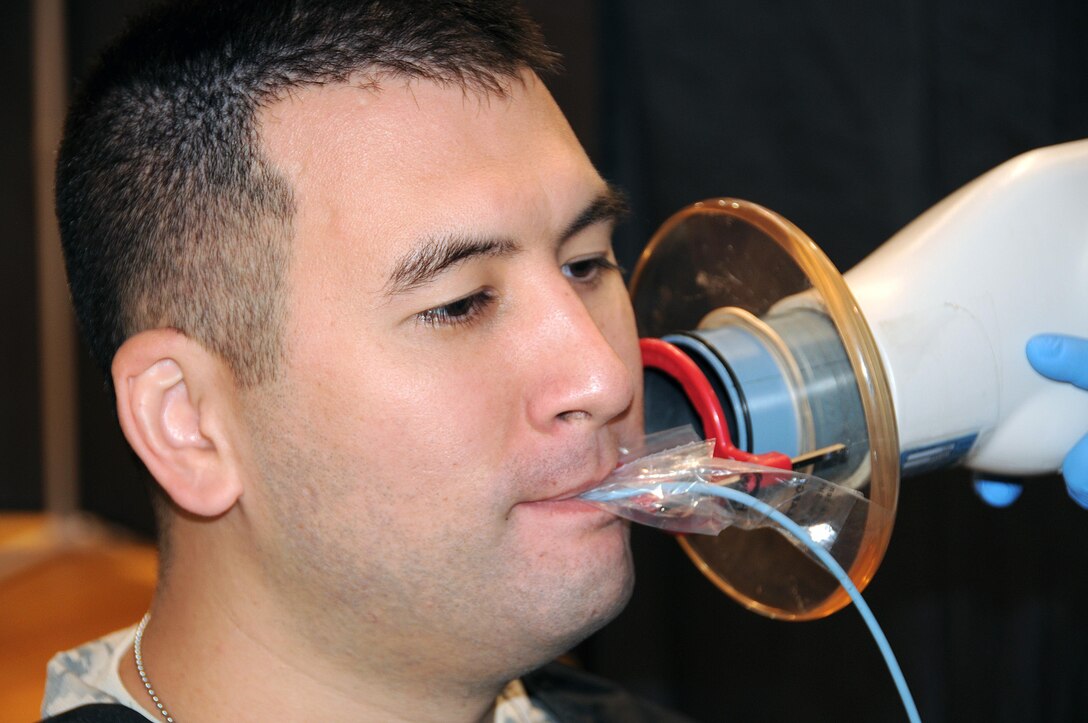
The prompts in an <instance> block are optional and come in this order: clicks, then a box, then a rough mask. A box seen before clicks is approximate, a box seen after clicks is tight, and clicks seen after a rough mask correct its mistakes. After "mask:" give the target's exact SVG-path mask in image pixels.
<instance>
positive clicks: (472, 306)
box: [416, 256, 623, 328]
mask: <svg viewBox="0 0 1088 723" xmlns="http://www.w3.org/2000/svg"><path fill="white" fill-rule="evenodd" d="M572 267H579V270H582V271H585V272H586V274H585V275H584V276H579V275H577V274H576V273H572ZM561 268H562V271H563V275H564V276H566V277H567V278H568V279H569V280H570V281H571V283H575V284H579V285H583V286H586V287H588V288H590V289H593V288H596V286H597V285H598V284H600V282H601V280H602V279H603V276H604V272H607V271H615V272H619V273H621V274H622V273H623V269H622V268H621V267H620V266H619V264H617V263H615V262H614V261H611V260H610V259H608V258H607V257H605V256H593V257H590V258H587V259H578V260H577V261H572V262H570V263H566V264H563V266H562V267H561ZM496 301H497V296H496V294H495V291H494V290H492V289H483V290H480V291H476V292H474V293H472V294H469V295H468V296H463V297H461V298H460V299H456V300H455V301H451V302H450V303H448V304H443V305H442V306H436V307H434V308H433V309H427V310H426V311H421V312H419V313H418V314H416V318H417V319H418V320H419V321H420V323H422V324H423V325H425V326H429V327H432V328H440V327H457V326H462V327H463V326H470V325H471V324H473V323H475V322H477V321H479V320H481V319H482V318H483V315H484V312H485V311H487V309H488V308H489V307H491V306H492V305H493V304H494V303H495V302H496Z"/></svg>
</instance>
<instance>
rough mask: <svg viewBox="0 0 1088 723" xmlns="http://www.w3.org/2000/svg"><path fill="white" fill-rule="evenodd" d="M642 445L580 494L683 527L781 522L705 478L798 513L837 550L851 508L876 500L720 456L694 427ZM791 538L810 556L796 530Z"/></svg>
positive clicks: (647, 520) (633, 516)
mask: <svg viewBox="0 0 1088 723" xmlns="http://www.w3.org/2000/svg"><path fill="white" fill-rule="evenodd" d="M640 453H641V454H642V456H634V455H630V454H629V455H626V456H625V458H624V460H623V464H621V466H620V467H618V468H617V469H616V470H615V471H614V472H613V473H612V474H611V475H609V477H608V478H607V479H606V480H605V481H604V482H603V483H602V484H601V485H599V486H598V487H595V488H594V489H592V490H589V491H587V492H585V493H584V494H583V495H582V496H581V499H583V500H585V501H587V502H590V503H592V504H594V505H597V506H599V507H601V508H603V509H605V510H607V511H609V512H611V513H613V514H615V515H618V516H620V517H625V518H627V519H629V520H631V521H633V522H637V523H639V524H642V525H649V526H651V527H657V528H660V529H663V530H667V531H669V532H676V533H682V534H702V535H717V534H718V533H719V532H721V531H722V530H723V529H725V528H726V527H729V526H731V525H735V526H738V527H740V528H742V529H754V528H757V527H771V528H775V529H777V527H778V526H777V525H776V524H775V523H773V522H771V521H770V520H769V519H768V518H767V516H766V515H765V514H763V513H761V512H758V511H756V510H754V509H753V508H752V507H749V506H747V505H745V504H743V503H738V502H735V501H733V500H729V499H723V498H722V497H720V496H716V495H713V494H708V492H707V491H706V490H707V488H706V485H716V486H719V487H731V488H733V489H735V490H738V491H740V492H743V493H745V494H747V495H751V496H752V497H755V498H756V499H757V500H759V501H761V502H763V503H764V504H766V505H768V506H770V507H772V508H774V509H775V510H777V511H778V512H780V513H782V514H783V515H785V516H786V517H788V518H790V519H791V520H793V521H794V522H795V523H797V525H799V526H800V527H801V528H802V529H803V530H805V531H806V532H807V533H808V535H809V536H810V537H811V538H812V540H813V541H814V542H816V543H817V544H818V545H820V546H821V547H823V548H824V549H825V550H827V551H828V552H830V553H831V554H832V556H835V542H836V540H837V539H838V537H839V533H840V532H841V531H842V529H843V525H844V524H845V522H846V518H847V517H848V516H849V515H850V513H851V511H854V510H855V509H856V508H857V506H858V505H862V506H867V505H869V501H868V500H867V499H866V498H865V497H864V496H863V495H862V494H860V493H858V492H856V491H855V490H851V489H848V488H846V487H842V486H840V485H836V484H833V483H831V482H828V481H827V480H824V479H821V478H819V477H814V476H812V475H807V474H803V473H801V472H793V471H789V470H782V469H777V468H774V467H761V466H758V465H753V464H746V463H744V462H737V461H734V460H730V459H721V458H718V457H714V456H713V455H714V441H713V440H706V441H704V440H699V439H698V438H697V437H696V436H695V433H694V431H691V430H690V429H689V430H670V431H668V432H664V433H662V434H659V435H653V436H651V437H648V438H647V439H646V442H645V444H644V446H643V448H642V449H641V450H640ZM786 538H787V539H789V540H790V541H791V542H792V543H794V544H795V545H797V547H799V548H800V549H801V550H804V551H805V553H806V554H808V555H810V556H811V552H810V551H809V550H808V548H807V547H806V546H805V545H803V544H800V543H799V542H798V541H797V540H795V539H794V537H793V536H792V535H786Z"/></svg>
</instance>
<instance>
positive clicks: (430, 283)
mask: <svg viewBox="0 0 1088 723" xmlns="http://www.w3.org/2000/svg"><path fill="white" fill-rule="evenodd" d="M261 133H262V138H263V140H264V143H265V147H266V150H267V153H268V156H269V158H270V159H271V160H272V162H273V164H274V165H275V166H276V167H277V168H278V169H279V170H280V171H281V172H282V173H283V174H284V175H285V176H286V177H287V178H288V180H289V182H290V183H291V185H292V187H293V190H294V194H295V199H296V205H297V214H296V220H295V228H294V245H293V258H292V261H291V268H290V274H289V294H288V299H289V302H288V306H289V313H288V323H287V333H286V339H287V364H286V372H285V374H284V376H283V379H282V381H280V382H277V383H276V384H274V385H270V386H266V387H263V388H261V389H260V390H258V391H257V392H256V393H255V394H254V395H253V397H254V398H253V399H251V401H250V412H251V413H250V418H251V420H252V421H253V424H254V426H255V428H256V435H255V438H256V445H255V450H256V458H257V460H258V462H257V467H258V469H259V475H260V479H261V482H260V483H259V484H257V485H256V486H255V491H254V492H253V493H250V492H247V497H248V498H249V499H248V500H247V499H245V498H244V500H243V504H247V503H248V504H249V508H248V509H249V511H250V514H252V515H253V517H254V519H255V520H260V522H259V523H258V528H259V529H261V530H263V532H261V533H259V539H258V546H259V547H258V549H259V553H258V554H259V555H260V556H261V557H262V560H263V562H264V564H265V566H266V568H267V569H268V571H269V576H270V578H271V579H272V580H274V581H275V582H274V583H273V584H274V585H276V586H278V589H279V591H280V593H281V594H283V595H284V596H285V597H286V598H289V599H291V600H292V601H293V602H292V603H290V604H292V605H294V604H298V605H300V606H303V607H305V608H308V609H311V610H313V609H317V608H320V611H321V612H320V615H317V616H315V617H314V618H313V619H308V620H307V621H306V622H305V623H303V624H304V625H305V626H306V627H307V633H308V634H309V635H310V636H311V637H314V638H315V639H318V640H320V641H321V642H322V644H324V645H328V646H330V648H331V649H340V648H342V652H343V654H344V655H345V656H350V655H352V654H353V653H352V651H354V654H356V655H360V656H363V657H367V658H368V659H370V660H373V659H377V658H381V657H382V656H383V655H384V656H386V657H388V658H389V659H390V660H389V661H388V662H386V663H385V665H388V666H393V667H394V668H396V667H397V666H400V667H401V668H403V669H404V670H403V672H404V673H405V674H410V675H419V674H422V673H426V672H427V671H428V670H430V669H432V668H435V667H439V666H445V667H446V668H448V667H449V664H450V660H451V659H452V660H456V661H458V662H457V665H458V666H459V669H460V670H462V671H463V673H464V675H465V676H466V679H468V678H476V679H478V678H479V676H480V675H481V674H484V673H486V674H488V675H490V674H493V675H495V676H496V677H499V676H502V675H508V674H509V672H510V669H511V666H515V667H528V666H534V665H536V664H538V663H540V662H542V661H543V660H545V659H547V658H548V657H550V656H552V655H554V654H555V653H557V652H559V651H561V650H563V649H565V648H566V647H568V646H570V645H571V644H573V643H575V642H577V641H578V640H579V639H581V638H582V637H584V636H585V635H587V634H588V633H589V632H591V631H592V630H594V629H596V628H597V627H599V625H601V624H603V623H604V622H605V621H606V620H608V619H609V618H610V617H612V616H613V615H615V614H616V613H617V612H618V611H619V609H620V608H621V607H622V605H623V604H624V602H625V601H626V599H627V597H628V595H629V593H630V587H631V584H632V572H631V561H630V553H629V549H628V539H627V528H626V526H625V524H624V523H622V522H620V521H618V520H617V519H616V518H613V517H612V516H610V515H608V514H606V513H603V512H600V511H598V510H596V509H595V508H593V507H590V506H588V505H586V504H584V503H581V502H579V501H576V500H574V499H571V498H572V497H574V496H575V495H577V494H578V493H579V492H580V491H582V490H584V489H586V488H588V487H591V486H593V485H594V484H595V483H597V482H598V481H600V480H601V479H602V478H603V477H604V476H605V475H607V474H608V472H609V471H610V470H611V469H612V468H613V467H614V466H615V464H616V460H617V450H618V448H619V447H620V446H630V445H632V444H633V443H634V442H635V438H636V437H637V435H639V434H641V423H642V420H641V366H640V357H639V350H638V344H637V339H636V332H635V325H634V321H633V317H632V312H631V308H630V306H629V303H628V301H627V295H626V292H625V289H624V287H623V282H622V279H621V277H620V274H619V272H618V271H617V270H615V268H614V266H613V261H614V259H613V256H612V250H611V239H610V235H611V231H612V221H613V218H612V212H613V211H614V209H615V204H614V203H613V199H612V197H611V196H610V194H609V190H608V187H607V186H606V184H605V183H604V182H603V181H602V180H601V178H600V176H599V175H598V174H597V172H596V171H595V170H594V169H593V167H592V166H591V165H590V163H589V161H588V159H587V158H586V156H585V154H584V152H583V151H582V148H581V146H580V145H579V143H578V142H577V140H576V139H575V137H574V135H573V134H572V132H571V130H570V128H569V126H568V125H567V123H566V120H565V119H564V118H563V116H562V114H561V113H560V111H559V110H558V108H557V107H556V105H555V103H554V102H553V100H552V99H551V96H550V95H549V94H548V92H547V90H546V89H545V88H544V86H543V84H542V83H541V82H540V81H539V80H538V79H537V78H536V77H535V76H532V75H529V74H526V75H525V77H524V84H522V83H518V82H515V83H513V85H512V88H511V91H510V93H509V95H508V96H507V97H503V98H498V97H483V96H480V95H477V94H475V93H472V92H465V91H464V90H463V89H461V88H460V87H455V86H454V87H442V86H439V85H437V84H434V83H430V82H422V81H412V82H410V83H406V82H405V81H402V80H399V79H391V80H387V81H385V82H384V83H383V84H382V87H381V89H380V90H378V91H375V90H374V89H373V88H370V89H368V88H363V87H359V86H353V85H347V84H344V85H333V86H327V87H323V88H309V89H305V90H302V91H299V92H296V93H294V94H293V95H292V96H291V97H289V98H287V99H285V100H283V101H280V102H278V103H276V104H275V105H273V106H272V107H270V108H268V109H266V110H265V111H264V112H263V114H262V116H261ZM261 535H264V537H260V536H261ZM333 631H337V632H335V633H334V632H333ZM364 644H365V652H364V651H360V650H359V646H360V645H364ZM388 670H389V669H388V668H387V672H388Z"/></svg>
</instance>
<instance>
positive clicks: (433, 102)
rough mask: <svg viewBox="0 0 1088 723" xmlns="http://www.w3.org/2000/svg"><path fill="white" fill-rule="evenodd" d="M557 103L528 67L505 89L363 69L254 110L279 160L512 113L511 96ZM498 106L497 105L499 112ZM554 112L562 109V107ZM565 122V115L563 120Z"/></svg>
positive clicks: (373, 143) (523, 100) (543, 103)
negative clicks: (508, 110)
mask: <svg viewBox="0 0 1088 723" xmlns="http://www.w3.org/2000/svg"><path fill="white" fill-rule="evenodd" d="M515 103H516V104H517V105H519V106H521V105H527V104H531V105H535V106H537V107H538V110H544V111H547V110H553V109H551V108H548V107H547V106H549V105H550V106H554V101H552V99H551V96H550V94H549V93H548V91H547V89H546V88H545V87H544V84H543V82H542V81H541V80H540V79H539V78H538V77H537V76H536V74H535V73H532V72H531V71H525V72H524V73H522V75H521V76H520V77H518V78H510V79H509V82H508V83H507V84H506V92H505V93H504V94H503V95H498V94H496V93H494V92H488V91H485V90H483V89H474V88H469V87H463V86H461V85H458V84H454V83H440V82H436V81H433V80H428V79H425V78H417V77H406V76H404V75H399V74H396V73H373V72H370V73H365V74H357V75H355V76H352V77H351V78H349V79H348V80H346V81H344V82H336V83H325V84H310V85H305V86H302V87H299V88H294V89H291V90H290V91H289V92H285V93H283V94H281V96H280V97H278V98H276V99H275V100H273V101H272V102H270V103H267V104H265V105H264V106H262V107H261V108H260V109H259V110H258V112H257V127H258V132H259V137H260V140H261V143H262V146H263V147H264V148H265V150H266V152H267V153H268V154H269V155H270V156H271V158H272V159H273V160H275V161H280V162H285V161H288V160H289V159H290V158H292V157H296V156H298V155H300V154H303V153H309V154H314V153H316V152H318V151H319V150H320V149H323V148H325V149H327V148H334V147H336V146H337V145H340V144H344V143H347V142H349V141H351V140H356V141H363V142H365V143H366V145H368V146H373V147H375V148H380V147H382V145H388V144H390V143H394V144H395V143H396V142H397V141H398V139H400V138H404V137H407V136H409V135H411V134H412V133H413V132H414V131H420V130H422V129H424V128H426V127H428V126H439V125H441V126H444V127H446V128H449V127H450V122H451V121H453V120H458V121H460V123H459V124H458V125H459V126H460V127H464V124H465V122H466V121H471V120H477V121H478V122H479V123H480V124H486V123H494V122H496V121H497V120H499V119H502V120H506V121H510V120H513V116H510V115H504V114H502V113H501V111H502V110H503V109H504V108H508V107H510V106H511V105H512V104H515ZM496 111H498V112H496ZM554 112H555V114H558V115H559V117H560V118H561V117H562V114H561V113H559V112H558V109H557V108H554ZM564 124H565V121H564Z"/></svg>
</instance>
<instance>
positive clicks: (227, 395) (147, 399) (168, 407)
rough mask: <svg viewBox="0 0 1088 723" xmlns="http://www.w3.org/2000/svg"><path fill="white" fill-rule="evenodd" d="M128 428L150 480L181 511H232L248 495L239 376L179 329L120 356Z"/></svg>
mask: <svg viewBox="0 0 1088 723" xmlns="http://www.w3.org/2000/svg"><path fill="white" fill-rule="evenodd" d="M113 384H114V389H115V390H116V393H117V416H118V418H119V420H120V423H121V430H122V431H123V432H124V434H125V438H126V439H128V443H129V444H130V445H131V446H132V448H133V450H135V452H136V454H137V455H138V456H139V457H140V459H141V460H143V463H144V465H146V466H147V469H148V471H149V472H151V475H152V476H153V477H154V478H155V479H156V480H157V481H158V483H159V484H160V485H161V486H162V488H163V489H164V490H165V491H166V493H167V494H168V495H169V496H170V498H171V499H172V500H173V501H174V503H175V504H177V505H178V506H179V507H181V508H182V509H184V510H186V511H188V512H190V513H192V514H194V515H199V516H201V517H215V516H217V515H221V514H223V513H224V512H226V511H227V510H229V509H230V508H231V507H232V506H233V505H234V503H235V502H236V501H237V500H238V498H239V497H240V496H241V494H242V488H243V472H244V470H243V469H242V460H241V459H240V457H239V455H238V451H239V445H238V444H237V442H238V439H237V438H236V434H237V430H238V426H237V424H236V419H237V407H236V399H237V396H236V394H235V387H234V380H233V375H232V374H231V373H230V371H229V369H227V368H226V364H225V363H224V362H223V361H222V360H221V359H219V358H218V357H217V356H215V355H214V354H212V353H210V352H208V351H207V350H206V349H204V347H203V346H201V345H200V344H198V343H197V342H195V341H193V340H191V339H189V338H188V337H186V336H185V335H184V334H182V333H181V332H178V331H176V330H173V329H152V330H149V331H144V332H140V333H139V334H136V335H135V336H133V337H131V338H129V339H128V340H127V341H125V343H124V344H123V345H122V346H121V348H120V349H118V350H117V353H116V355H114V358H113Z"/></svg>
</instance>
